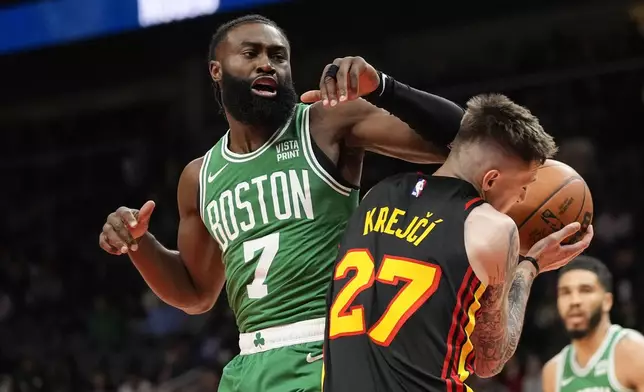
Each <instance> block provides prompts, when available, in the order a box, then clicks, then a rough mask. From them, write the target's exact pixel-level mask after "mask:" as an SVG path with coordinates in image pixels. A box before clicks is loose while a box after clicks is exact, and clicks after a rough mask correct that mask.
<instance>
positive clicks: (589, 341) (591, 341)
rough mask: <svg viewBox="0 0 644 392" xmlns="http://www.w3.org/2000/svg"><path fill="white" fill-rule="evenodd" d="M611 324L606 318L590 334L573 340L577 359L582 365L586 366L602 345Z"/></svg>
mask: <svg viewBox="0 0 644 392" xmlns="http://www.w3.org/2000/svg"><path fill="white" fill-rule="evenodd" d="M610 325H611V323H610V320H608V319H607V318H604V319H602V321H600V323H599V325H597V328H595V330H594V331H592V332H591V333H589V334H588V336H585V337H583V338H581V339H575V340H573V341H572V345H573V347H574V348H575V353H576V358H575V359H576V360H577V363H578V364H579V365H580V366H585V365H586V364H587V363H588V361H589V360H590V358H591V357H592V356H593V355H594V354H595V352H597V350H598V349H599V346H601V344H602V343H603V342H604V339H605V338H606V334H607V333H608V329H609V328H610Z"/></svg>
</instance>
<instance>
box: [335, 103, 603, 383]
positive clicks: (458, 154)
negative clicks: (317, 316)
mask: <svg viewBox="0 0 644 392" xmlns="http://www.w3.org/2000/svg"><path fill="white" fill-rule="evenodd" d="M555 152H556V145H555V143H554V140H553V139H552V137H551V136H550V135H548V134H547V133H546V132H545V131H544V130H543V128H542V127H541V125H539V122H538V120H537V119H536V117H534V116H533V115H532V114H530V112H529V111H528V110H526V109H525V108H523V107H521V106H519V105H517V104H515V103H513V102H512V101H510V100H509V99H508V98H507V97H505V96H502V95H497V94H492V95H484V96H477V97H474V98H472V99H471V100H470V101H469V102H468V106H467V112H466V113H465V117H464V118H463V121H462V124H461V128H460V130H459V131H458V134H457V136H456V139H455V140H454V142H453V144H452V151H451V152H450V154H449V157H448V158H447V161H446V162H445V163H444V164H443V166H441V168H440V169H438V171H437V172H436V173H434V175H422V174H421V175H418V174H401V175H398V176H394V177H391V178H388V179H386V180H384V181H382V182H380V183H379V184H378V185H376V186H375V187H374V188H372V189H371V191H370V192H369V194H368V195H367V196H366V197H365V198H364V200H363V201H362V203H361V205H360V207H359V208H358V210H357V211H356V212H355V213H354V214H353V216H352V218H351V220H350V221H349V224H348V226H347V230H346V232H345V234H344V237H343V239H342V242H341V246H340V251H339V255H338V258H337V260H336V264H335V269H334V276H333V282H332V285H331V288H330V291H329V299H328V306H329V312H328V316H327V336H326V340H325V346H324V365H325V377H324V383H323V390H324V391H325V392H399V391H400V392H402V391H405V392H416V391H418V392H420V391H425V392H427V391H429V392H445V391H448V392H460V391H465V390H469V387H467V385H465V380H466V379H467V377H468V376H469V375H470V374H471V373H476V374H477V375H478V376H481V377H491V376H493V375H496V374H498V373H499V372H500V371H501V370H502V369H503V366H504V364H505V363H506V362H507V361H508V360H509V359H510V357H511V356H512V355H513V354H514V352H515V349H516V347H517V344H518V342H519V337H520V335H521V329H522V327H523V319H524V314H525V308H526V304H527V301H528V295H529V292H530V287H531V286H532V282H533V280H534V279H535V277H536V276H537V275H538V273H539V272H540V271H542V272H543V271H550V270H553V269H556V268H559V267H560V266H562V265H564V264H565V263H566V262H568V261H569V260H570V259H572V258H573V257H575V256H577V255H578V254H579V253H581V252H582V251H583V250H584V249H585V248H586V247H587V246H588V245H589V243H590V240H591V238H592V228H590V229H589V230H588V232H587V233H586V235H585V236H584V237H583V239H582V240H581V241H580V242H578V243H575V244H572V245H562V244H561V243H562V241H563V240H565V239H566V238H568V237H570V236H571V235H573V234H574V233H576V232H577V231H578V230H579V229H580V224H579V223H577V222H575V223H572V224H570V225H568V226H565V227H564V228H563V229H562V230H560V231H558V232H555V233H553V234H551V235H550V236H548V237H546V238H544V239H542V240H541V241H539V242H537V243H536V244H535V245H534V246H533V247H532V248H531V249H530V251H529V252H528V253H527V255H526V257H523V258H520V257H519V235H518V229H517V225H516V224H515V223H514V221H513V220H512V219H511V218H510V217H508V216H507V215H506V214H505V212H507V211H508V210H509V209H510V208H511V207H512V206H513V205H514V204H515V203H517V202H521V201H523V200H524V198H525V194H526V188H527V187H528V186H529V185H530V184H531V183H532V182H533V181H534V180H535V178H536V173H537V169H538V168H539V167H540V166H541V165H542V164H543V163H544V161H545V160H546V159H547V158H550V157H551V156H552V155H553V154H554V153H555Z"/></svg>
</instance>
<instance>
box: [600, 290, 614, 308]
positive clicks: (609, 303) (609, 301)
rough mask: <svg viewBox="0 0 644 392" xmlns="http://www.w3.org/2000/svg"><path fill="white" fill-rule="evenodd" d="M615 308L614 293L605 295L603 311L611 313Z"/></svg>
mask: <svg viewBox="0 0 644 392" xmlns="http://www.w3.org/2000/svg"><path fill="white" fill-rule="evenodd" d="M612 308H613V293H605V294H604V299H603V300H602V311H604V312H605V313H609V312H610V310H611V309H612Z"/></svg>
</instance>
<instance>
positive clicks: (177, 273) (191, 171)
mask: <svg viewBox="0 0 644 392" xmlns="http://www.w3.org/2000/svg"><path fill="white" fill-rule="evenodd" d="M200 165H201V159H199V160H195V161H193V162H191V163H189V164H188V165H187V166H186V168H185V169H184V171H183V173H182V174H181V178H180V180H179V186H178V190H177V202H178V206H179V217H180V223H179V232H178V238H177V245H178V249H179V250H178V251H173V250H169V249H166V248H165V247H164V246H163V245H162V244H161V243H159V241H157V240H156V239H155V238H154V236H153V235H152V234H150V233H149V232H147V233H146V234H144V235H143V237H141V239H140V241H139V244H138V250H137V251H136V252H133V251H130V252H129V253H128V254H129V255H130V259H131V260H132V262H133V263H134V265H135V266H136V268H137V269H138V270H139V272H140V273H141V276H143V279H145V281H146V283H147V284H148V286H150V288H151V289H152V291H154V293H155V294H156V295H157V296H158V297H159V298H161V299H162V300H163V301H164V302H166V303H167V304H169V305H172V306H174V307H176V308H179V309H182V310H183V311H185V312H186V313H189V314H199V313H204V312H206V311H208V310H210V309H211V308H212V306H213V305H214V303H215V301H216V300H217V297H218V296H219V293H220V292H221V289H222V287H223V284H224V281H225V276H224V267H223V263H222V261H221V251H220V250H219V247H218V246H217V243H216V242H215V240H214V239H213V238H212V236H211V235H210V234H209V233H208V231H207V230H206V227H205V226H204V224H203V222H202V221H201V218H200V215H199V210H198V207H197V194H198V187H199V181H198V179H199V168H200Z"/></svg>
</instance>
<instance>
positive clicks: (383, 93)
mask: <svg viewBox="0 0 644 392" xmlns="http://www.w3.org/2000/svg"><path fill="white" fill-rule="evenodd" d="M334 64H336V65H337V66H338V67H339V70H338V72H337V76H336V78H337V83H336V79H330V78H328V77H326V76H325V75H326V72H327V71H328V69H329V67H331V66H332V65H331V64H329V65H327V67H326V68H325V71H324V72H323V75H322V78H321V80H320V90H316V91H310V92H307V93H305V94H304V95H303V96H302V99H303V101H305V102H314V101H317V100H320V99H321V100H322V102H318V103H316V104H315V105H314V107H313V111H312V121H315V122H317V123H318V124H319V123H320V122H323V123H325V124H323V125H322V126H321V127H320V129H324V131H323V132H322V134H321V135H320V134H318V135H316V140H318V141H320V140H323V139H324V138H328V139H330V140H329V141H330V142H332V143H338V142H343V143H344V144H346V145H348V146H350V147H359V148H363V149H366V150H369V151H373V152H377V153H380V154H383V155H389V156H393V157H396V158H400V159H404V160H407V161H411V162H417V163H437V162H443V161H444V160H445V158H446V157H447V154H448V153H449V148H448V145H449V143H451V142H452V140H453V139H454V137H455V136H456V133H457V132H458V130H459V128H460V123H461V119H462V118H463V114H464V111H463V109H462V108H460V107H459V106H458V105H456V104H455V103H453V102H451V101H449V100H447V99H444V98H441V97H438V96H436V95H433V94H429V93H427V92H424V91H421V90H418V89H415V88H412V87H410V86H408V85H405V84H403V83H400V82H397V81H395V80H394V79H393V78H391V77H385V76H382V74H381V73H378V72H377V71H376V70H375V69H374V68H373V67H372V66H371V65H369V64H368V63H367V62H366V61H365V60H364V59H363V58H361V57H345V58H342V59H336V60H335V61H334ZM363 91H364V92H370V93H366V94H367V95H366V96H365V99H361V98H358V97H359V96H360V95H363ZM338 95H339V97H340V98H339V99H336V98H338ZM342 97H345V98H344V99H343V98H342ZM347 97H348V98H347ZM329 101H330V102H332V103H331V104H327V105H324V103H325V102H327V103H328V102H329ZM368 101H370V102H371V103H372V104H370V103H369V102H368ZM338 102H339V103H338ZM336 103H337V104H336ZM336 105H337V106H336ZM374 105H375V106H374ZM314 128H315V127H314Z"/></svg>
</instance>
